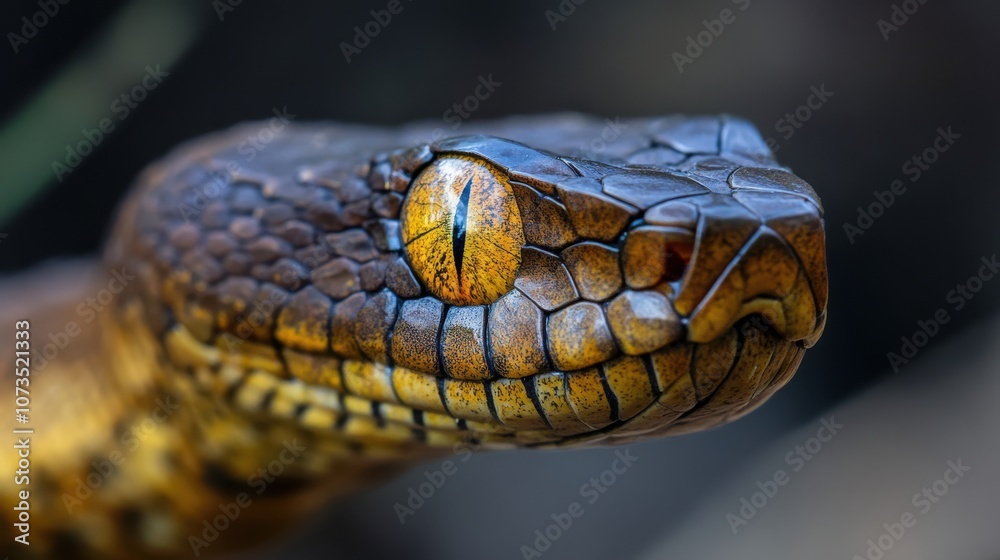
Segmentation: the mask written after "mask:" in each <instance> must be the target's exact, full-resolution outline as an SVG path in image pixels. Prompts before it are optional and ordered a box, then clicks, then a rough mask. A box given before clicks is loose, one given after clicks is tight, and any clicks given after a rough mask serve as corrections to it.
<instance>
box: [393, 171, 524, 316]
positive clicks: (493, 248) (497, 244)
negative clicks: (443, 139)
mask: <svg viewBox="0 0 1000 560" xmlns="http://www.w3.org/2000/svg"><path fill="white" fill-rule="evenodd" d="M402 230H403V231H402V233H403V244H404V245H405V251H406V256H407V258H408V260H409V262H410V266H411V267H412V268H413V270H414V272H415V273H416V274H417V276H418V277H419V278H420V281H421V282H423V284H424V285H425V286H427V289H428V290H429V291H430V292H431V293H432V294H433V295H434V296H435V297H437V298H438V299H440V300H442V301H445V302H447V303H450V304H453V305H485V304H489V303H492V302H494V301H496V300H497V299H499V298H500V296H502V295H504V294H505V293H507V292H508V291H510V289H511V288H512V287H513V286H514V278H515V276H516V275H517V270H518V267H520V265H521V246H522V245H524V232H523V230H522V228H521V213H520V211H519V210H518V207H517V200H516V199H515V198H514V193H513V190H512V189H511V187H510V184H509V183H508V182H507V179H506V178H505V177H504V176H503V174H502V173H500V171H499V170H497V169H496V168H494V167H492V166H490V165H488V164H486V163H483V162H480V161H477V160H474V159H472V158H467V157H460V156H452V157H444V158H441V159H439V160H437V161H435V162H434V163H432V164H431V165H430V166H429V167H427V168H426V169H425V170H423V171H422V172H421V173H420V175H418V176H417V178H416V180H415V181H414V182H413V185H411V186H410V192H409V194H408V195H407V198H406V201H405V202H404V203H403V209H402Z"/></svg>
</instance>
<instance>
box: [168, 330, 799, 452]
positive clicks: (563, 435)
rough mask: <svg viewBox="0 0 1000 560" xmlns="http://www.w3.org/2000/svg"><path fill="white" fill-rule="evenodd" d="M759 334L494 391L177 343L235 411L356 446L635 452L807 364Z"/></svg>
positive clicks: (678, 346)
mask: <svg viewBox="0 0 1000 560" xmlns="http://www.w3.org/2000/svg"><path fill="white" fill-rule="evenodd" d="M759 326H760V323H759V322H753V321H751V320H750V319H746V320H743V321H741V322H740V323H739V324H738V325H737V326H736V327H735V328H733V329H731V330H730V331H728V332H727V333H726V335H724V336H723V337H721V338H720V339H718V340H717V341H714V342H712V343H710V344H693V343H690V342H688V341H685V340H679V341H676V342H673V343H671V344H669V345H668V346H666V347H664V348H661V349H659V350H657V351H655V352H651V353H648V354H644V355H642V356H620V357H618V358H616V359H614V360H611V361H609V362H606V363H603V364H600V365H598V366H595V367H592V368H585V369H583V370H577V371H571V372H546V373H538V374H534V375H530V376H526V377H523V378H517V379H509V378H496V379H492V380H463V379H451V378H446V377H441V376H433V375H428V374H424V373H419V372H416V371H413V370H409V369H406V368H402V367H398V366H397V367H390V366H385V365H381V364H376V363H371V362H364V361H358V360H338V359H335V358H330V357H328V356H309V355H305V354H301V353H298V352H294V351H287V350H286V351H285V352H284V361H283V363H279V364H271V365H270V367H268V365H267V364H264V363H262V362H259V361H258V362H257V363H256V364H254V363H251V362H249V361H248V360H247V358H246V357H245V356H244V355H242V354H235V353H227V352H224V351H221V350H219V349H218V348H217V347H213V346H209V345H206V344H204V343H201V342H198V341H197V340H195V339H194V338H193V337H192V336H191V335H190V333H188V332H187V331H186V329H185V328H184V327H183V326H181V325H179V324H178V325H175V326H174V327H173V328H171V329H169V330H168V331H167V332H166V333H165V338H166V340H165V343H166V346H167V348H168V353H169V358H170V361H171V362H172V363H173V364H174V365H175V366H176V367H178V368H179V369H182V370H183V371H186V372H188V373H189V374H191V375H192V376H193V377H194V378H195V380H196V381H197V382H198V383H199V384H200V385H201V386H202V387H203V388H204V389H207V390H209V391H211V392H214V393H218V394H220V395H222V396H224V397H225V398H226V400H227V401H228V402H230V403H231V404H232V405H233V406H235V407H237V408H239V409H241V410H244V411H247V412H250V413H255V414H263V415H266V416H269V417H277V418H284V419H286V420H288V421H291V422H295V423H297V424H300V425H303V426H305V427H307V428H310V429H312V430H315V431H317V432H321V433H322V432H326V431H329V432H335V433H336V434H337V435H338V437H343V438H344V439H345V442H347V443H345V445H346V446H347V447H351V445H355V446H356V445H358V444H360V442H365V445H366V446H368V447H371V446H372V445H375V446H376V447H377V446H379V445H382V446H394V445H399V444H400V443H406V442H421V443H424V444H432V445H436V446H442V445H454V444H456V443H460V442H470V441H475V442H476V443H482V444H484V445H486V446H487V447H490V448H497V449H500V448H508V447H516V446H559V445H563V444H570V443H572V444H574V445H580V444H597V443H599V442H607V441H626V440H628V439H630V438H637V437H648V436H650V435H653V434H659V433H680V432H684V431H687V430H694V429H701V428H703V427H706V425H715V424H721V423H723V422H725V421H726V420H728V419H729V418H732V417H734V416H737V415H740V414H742V413H744V412H745V411H748V410H749V409H750V408H752V407H753V406H754V404H755V403H757V402H759V401H762V400H763V399H764V398H766V396H768V395H770V393H771V392H773V391H774V390H776V389H777V388H778V387H780V385H782V384H783V383H784V381H785V380H786V379H785V377H786V376H787V375H788V372H789V371H794V367H793V366H794V365H795V364H797V360H798V359H800V358H801V353H802V350H801V349H800V348H798V347H796V346H795V345H794V344H791V343H788V342H786V341H784V340H782V339H781V338H780V337H779V336H778V335H776V333H774V332H773V330H771V329H769V328H768V327H766V326H765V327H764V328H763V330H761V328H759ZM261 366H264V367H261ZM606 440H607V441H606ZM352 441H353V442H354V443H353V444H351V443H350V442H352ZM373 442H375V443H373Z"/></svg>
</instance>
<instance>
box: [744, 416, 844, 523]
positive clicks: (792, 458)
mask: <svg viewBox="0 0 1000 560" xmlns="http://www.w3.org/2000/svg"><path fill="white" fill-rule="evenodd" d="M843 428H844V425H843V424H838V423H837V421H836V420H835V419H834V417H833V416H831V417H829V418H823V419H822V420H820V426H819V428H818V429H817V430H816V435H815V436H813V437H810V438H808V439H807V440H805V441H804V442H802V443H801V444H799V445H796V446H795V447H794V448H792V450H791V451H789V452H788V453H786V454H785V464H786V465H788V466H789V467H791V473H789V472H788V471H786V470H785V469H783V468H782V469H777V470H775V471H774V473H773V474H772V475H771V477H770V478H768V479H767V480H758V481H757V490H756V491H754V492H753V493H751V494H750V497H749V498H748V497H746V496H743V497H741V498H740V501H739V505H740V507H739V509H737V510H736V513H733V512H727V513H726V523H728V524H729V530H730V531H732V533H733V534H734V535H735V534H737V533H738V532H739V530H740V529H741V528H742V527H744V526H746V525H748V524H749V523H750V521H751V520H752V519H753V518H754V517H756V516H757V514H758V513H759V512H760V511H761V510H763V509H764V508H765V507H767V504H768V503H770V501H771V500H772V499H774V497H775V496H777V495H778V492H779V491H780V490H781V488H783V487H784V486H785V485H787V484H788V483H789V482H790V481H791V480H792V477H791V474H794V473H797V472H800V471H801V470H802V469H804V468H806V465H807V464H809V462H810V461H812V460H813V459H814V458H815V457H816V456H817V455H819V453H820V452H821V451H822V450H823V447H824V446H825V445H826V444H827V443H829V442H830V440H832V439H833V436H835V435H837V434H838V433H840V430H842V429H843Z"/></svg>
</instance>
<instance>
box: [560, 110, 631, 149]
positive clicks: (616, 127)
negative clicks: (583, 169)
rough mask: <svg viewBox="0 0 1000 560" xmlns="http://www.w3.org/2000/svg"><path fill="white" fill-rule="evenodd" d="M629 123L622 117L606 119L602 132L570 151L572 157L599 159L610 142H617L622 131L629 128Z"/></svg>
mask: <svg viewBox="0 0 1000 560" xmlns="http://www.w3.org/2000/svg"><path fill="white" fill-rule="evenodd" d="M628 127H629V125H628V124H627V123H623V122H622V121H621V117H615V118H613V119H604V128H602V129H601V134H600V135H598V136H595V137H594V138H591V139H590V141H589V142H587V143H586V144H584V145H582V146H580V147H579V148H576V149H574V150H572V151H571V152H570V153H569V157H571V158H579V159H597V156H599V155H600V154H602V153H604V151H605V150H607V149H608V146H609V145H610V144H613V143H615V141H617V140H618V138H620V137H621V135H622V132H623V131H624V130H625V129H626V128H628Z"/></svg>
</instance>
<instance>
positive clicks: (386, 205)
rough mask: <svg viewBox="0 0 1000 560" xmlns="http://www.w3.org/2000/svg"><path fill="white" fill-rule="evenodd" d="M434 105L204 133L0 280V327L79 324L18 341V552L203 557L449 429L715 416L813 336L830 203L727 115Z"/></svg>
mask: <svg viewBox="0 0 1000 560" xmlns="http://www.w3.org/2000/svg"><path fill="white" fill-rule="evenodd" d="M428 129H429V127H424V126H420V125H413V126H410V127H404V128H400V129H375V128H364V127H352V126H343V125H330V124H309V125H292V124H287V123H281V122H278V121H272V122H271V123H257V124H249V125H243V126H240V127H237V128H234V129H232V130H230V131H227V132H224V133H220V134H216V135H212V136H208V137H205V138H203V139H200V140H197V141H195V142H193V143H191V144H188V145H185V146H183V147H181V148H180V149H179V150H177V151H176V152H175V153H173V154H172V155H170V156H169V157H167V158H166V159H165V160H163V161H162V162H160V163H158V164H155V165H153V166H151V167H150V168H149V169H148V170H147V171H146V172H145V173H144V174H143V175H142V176H141V177H140V179H139V181H138V185H137V186H136V187H135V189H134V191H133V193H132V194H131V195H130V196H129V198H128V199H127V201H126V203H125V204H124V206H123V207H122V209H121V211H120V215H119V218H118V220H117V223H116V226H115V228H114V230H113V231H112V233H111V235H110V239H109V243H108V249H107V251H106V254H105V258H104V261H103V262H104V264H103V266H102V267H99V268H98V270H97V271H96V272H95V271H91V272H92V274H93V276H92V277H91V278H92V279H88V278H87V277H86V275H84V274H83V273H82V272H77V270H76V269H73V270H71V271H70V272H65V271H64V272H61V273H59V275H60V276H64V277H65V276H66V275H67V274H75V275H76V277H75V278H74V280H76V281H75V282H64V284H63V285H60V290H61V297H60V298H47V299H46V301H44V302H39V301H35V302H33V303H31V301H32V300H31V298H30V297H28V298H25V296H24V295H23V294H18V289H19V288H20V289H23V290H27V289H28V288H26V287H24V286H25V285H24V284H23V283H22V284H12V285H11V286H8V287H7V288H6V289H4V290H0V296H2V297H5V298H11V297H21V298H24V299H26V300H27V301H28V302H29V303H28V304H27V305H24V306H22V308H21V309H17V310H16V311H10V312H9V313H7V314H5V315H4V324H3V325H2V326H3V328H4V329H11V328H12V326H13V322H14V321H15V320H18V319H30V320H31V321H32V327H31V331H32V336H33V337H34V339H33V340H35V341H36V342H35V346H34V347H35V348H36V352H37V351H41V350H43V348H44V344H46V343H47V342H48V340H47V339H46V338H44V336H45V334H46V333H47V332H59V330H60V329H63V330H65V325H66V323H67V320H72V319H76V321H77V322H79V323H81V324H82V327H81V328H80V329H79V332H78V334H74V335H72V340H71V344H68V345H67V347H66V348H65V349H63V350H62V351H61V352H57V354H58V355H56V356H54V357H52V358H51V359H48V360H46V359H45V358H44V356H37V355H36V356H35V357H33V359H35V362H36V363H35V367H36V369H38V371H35V372H34V373H33V377H32V378H31V379H32V391H33V395H34V397H33V398H34V405H33V406H34V408H35V412H34V415H35V416H36V417H37V419H38V420H37V421H34V422H35V425H34V426H33V427H35V428H36V429H37V434H36V435H34V436H33V442H34V443H33V447H32V455H31V458H32V463H31V483H30V490H31V502H32V506H31V507H32V509H31V515H32V517H31V536H30V540H31V542H32V544H31V546H30V547H23V546H21V545H12V546H16V547H17V549H15V550H14V552H15V554H17V555H18V556H15V557H31V555H34V556H35V557H51V558H159V557H162V558H168V557H175V556H184V555H188V554H195V555H198V556H205V555H213V554H218V553H221V552H225V551H228V550H230V549H232V548H235V547H247V546H252V545H253V544H254V543H256V542H259V541H261V540H264V539H266V538H269V537H271V536H272V535H274V534H275V533H278V532H280V531H282V530H283V529H284V528H286V527H288V526H293V525H294V524H296V523H297V522H299V520H300V519H301V518H302V517H303V516H306V515H309V514H310V513H311V512H313V511H314V510H315V508H316V507H318V506H319V505H321V504H322V503H324V502H325V501H326V500H328V499H330V498H331V497H335V496H337V495H342V494H344V493H346V492H350V491H355V490H358V489H361V488H364V487H365V486H367V485H370V484H373V483H376V482H378V481H380V480H383V479H384V478H385V477H387V476H390V475H392V474H394V473H397V472H399V471H400V470H401V469H404V468H406V467H407V466H409V465H412V464H413V463H414V462H417V461H421V460H426V459H428V458H431V457H434V456H437V455H441V454H445V453H449V452H452V450H453V449H455V448H458V447H461V446H471V447H476V448H486V449H503V448H511V447H566V446H583V445H609V444H611V445H613V444H619V443H623V442H628V441H634V440H636V439H646V438H650V437H656V436H660V435H666V434H677V433H685V432H691V431H696V430H700V429H704V428H708V427H712V426H716V425H719V424H722V423H724V422H726V421H729V420H732V419H734V418H737V417H739V416H741V415H743V414H745V413H747V412H748V411H750V410H751V409H753V408H754V407H756V406H758V405H759V404H760V403H762V402H763V401H764V400H765V399H766V398H767V397H768V396H769V395H770V394H772V393H773V392H774V391H775V390H777V389H778V388H780V387H781V386H782V385H783V384H784V383H785V382H786V381H787V380H788V379H789V378H790V377H791V376H792V374H793V373H794V372H795V370H796V368H797V367H798V364H799V362H800V361H801V359H802V355H803V353H804V351H805V348H807V347H808V346H811V345H812V344H813V343H814V342H815V341H816V340H817V339H818V338H819V336H820V334H821V332H822V328H823V324H824V321H825V316H826V297H827V294H826V290H827V285H826V284H827V280H826V268H825V266H826V265H825V254H824V234H823V223H822V218H821V206H820V203H819V200H818V198H817V197H816V194H815V192H813V190H812V189H811V188H810V187H809V186H808V185H807V184H806V183H805V182H803V181H802V180H800V179H798V178H797V177H795V176H794V175H792V174H791V173H790V172H789V171H788V170H787V169H784V168H782V167H780V166H779V165H778V164H777V163H775V161H774V160H773V158H772V156H771V154H770V152H769V151H768V150H767V148H766V146H765V145H764V143H763V141H762V140H761V138H760V136H759V135H758V134H757V132H756V131H755V130H754V129H753V127H752V126H751V125H749V124H747V123H746V122H744V121H741V120H739V119H735V118H731V117H692V118H685V117H669V118H665V119H649V120H636V121H626V122H624V123H614V122H610V121H609V122H604V121H600V120H596V119H591V118H587V117H580V116H575V115H556V116H548V117H532V118H519V119H508V120H504V121H498V122H493V123H483V124H478V125H474V126H473V125H466V126H465V127H464V129H463V133H465V134H470V135H471V136H462V137H456V138H447V139H441V140H437V139H433V140H429V139H428V137H427V135H426V134H425V133H424V131H425V130H428ZM263 131H267V132H266V133H263ZM264 139H266V142H265V141H264ZM251 140H252V141H251ZM48 274H49V275H50V276H51V275H52V274H54V273H51V272H50V273H48ZM40 277H41V275H40V273H39V274H38V275H36V279H37V278H40ZM49 289H51V287H50V288H49ZM102 289H104V291H106V292H107V294H102V293H101V290H102ZM94 294H97V298H96V303H95V304H94V305H90V304H89V303H88V302H89V300H88V298H91V297H93V296H94ZM102 295H106V296H107V298H105V299H108V300H109V301H104V300H103V299H102V298H101V296H102ZM97 307H100V310H98V309H97ZM8 319H9V320H8ZM88 319H89V320H88ZM5 332H6V331H5ZM66 332H69V331H66ZM74 332H76V331H75V330H74ZM56 338H59V337H58V336H57V337H56ZM49 339H51V337H49ZM9 340H11V341H13V340H14V338H13V336H10V338H9ZM43 362H44V365H43ZM4 375H6V376H8V377H5V379H6V382H5V389H4V390H5V391H6V390H7V389H6V386H13V380H14V377H13V375H12V374H6V373H5V374H4ZM9 423H10V427H11V428H13V427H16V426H15V425H14V424H13V423H12V422H9ZM4 460H5V464H11V465H13V464H16V461H17V458H16V454H15V452H14V451H12V450H11V449H9V448H5V451H4ZM11 482H12V481H10V480H5V481H4V482H3V483H2V485H0V494H2V496H3V501H4V509H3V510H2V514H0V515H3V516H5V517H7V519H5V523H4V527H6V529H5V530H7V531H8V532H9V534H8V535H6V536H5V541H4V542H5V543H10V542H12V541H13V537H14V535H15V534H16V533H14V532H12V531H14V530H15V529H14V528H13V525H12V523H13V521H14V520H13V519H11V518H10V516H11V514H12V512H13V511H14V510H13V509H12V508H13V507H14V505H15V504H16V503H17V502H18V499H17V496H16V492H17V491H18V490H21V489H23V487H20V486H15V485H13V484H12V483H11ZM234 512H235V513H236V514H238V517H236V518H235V519H230V520H227V519H225V518H224V517H220V516H228V517H229V518H233V517H234ZM220 519H221V521H219V520H220ZM213 525H215V527H214V528H213ZM223 525H225V527H226V528H225V529H224V530H221V531H219V530H216V529H217V528H220V527H222V526H223ZM26 553H30V555H29V554H26Z"/></svg>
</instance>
